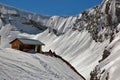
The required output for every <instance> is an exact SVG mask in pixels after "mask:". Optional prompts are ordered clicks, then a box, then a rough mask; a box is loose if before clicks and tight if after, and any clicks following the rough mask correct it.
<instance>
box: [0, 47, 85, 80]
mask: <svg viewBox="0 0 120 80" xmlns="http://www.w3.org/2000/svg"><path fill="white" fill-rule="evenodd" d="M0 80H84V79H82V78H81V77H80V76H78V75H77V74H76V73H75V72H74V71H73V70H72V69H71V68H70V67H69V66H68V65H67V64H65V63H64V62H63V61H61V60H60V59H57V58H55V57H50V56H44V55H41V54H39V53H36V54H30V53H24V52H20V51H17V50H12V49H1V50H0Z"/></svg>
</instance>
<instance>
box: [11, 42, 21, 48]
mask: <svg viewBox="0 0 120 80" xmlns="http://www.w3.org/2000/svg"><path fill="white" fill-rule="evenodd" d="M11 45H12V48H13V49H17V50H19V49H20V45H22V44H21V43H20V41H18V40H15V41H14V42H12V44H11Z"/></svg>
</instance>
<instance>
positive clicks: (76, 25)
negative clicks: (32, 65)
mask: <svg viewBox="0 0 120 80" xmlns="http://www.w3.org/2000/svg"><path fill="white" fill-rule="evenodd" d="M0 10H1V11H0V13H1V14H0V16H1V17H0V27H1V30H0V34H1V47H2V48H8V47H10V45H9V42H10V41H11V40H13V39H15V38H16V37H25V38H32V39H37V40H40V41H42V42H43V43H45V46H44V47H43V50H44V51H48V50H50V49H51V50H52V51H55V52H56V53H57V54H58V55H60V56H61V57H63V58H64V59H65V60H67V61H68V62H70V63H71V64H72V65H73V66H74V67H75V68H76V69H77V70H78V72H79V73H80V74H82V75H83V76H84V77H85V78H86V79H87V80H119V79H120V77H119V76H120V75H119V73H120V70H119V69H120V65H119V61H120V54H119V47H120V46H119V41H120V37H119V35H120V32H119V31H120V25H119V22H120V15H119V12H120V0H104V1H103V2H102V3H101V4H100V5H98V6H95V7H94V8H91V9H88V10H86V11H83V12H82V13H81V14H79V15H76V16H44V15H37V14H32V13H29V12H25V11H22V10H18V9H16V8H12V7H9V6H5V5H0ZM16 53H17V51H16ZM40 65H42V64H40ZM51 65H52V64H51ZM55 65H56V64H55ZM11 66H12V65H11ZM61 75H62V74H61ZM39 77H41V76H39ZM42 78H43V77H42ZM58 80H59V79H58ZM62 80H64V79H62ZM65 80H66V79H65ZM67 80H68V79H67ZM69 80H70V79H69ZM71 80H72V79H71ZM75 80H78V79H75Z"/></svg>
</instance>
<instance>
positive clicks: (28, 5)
mask: <svg viewBox="0 0 120 80" xmlns="http://www.w3.org/2000/svg"><path fill="white" fill-rule="evenodd" d="M101 2H102V0H0V3H2V4H7V5H11V6H14V7H17V8H20V9H24V10H27V11H30V12H34V13H38V14H45V15H69V16H70V15H77V14H79V13H80V12H82V11H84V10H86V9H89V8H91V7H93V6H95V5H97V4H100V3H101Z"/></svg>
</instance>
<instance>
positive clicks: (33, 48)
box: [23, 44, 35, 52]
mask: <svg viewBox="0 0 120 80" xmlns="http://www.w3.org/2000/svg"><path fill="white" fill-rule="evenodd" d="M29 50H35V45H27V44H26V45H25V44H24V45H23V51H25V52H27V51H29Z"/></svg>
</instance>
